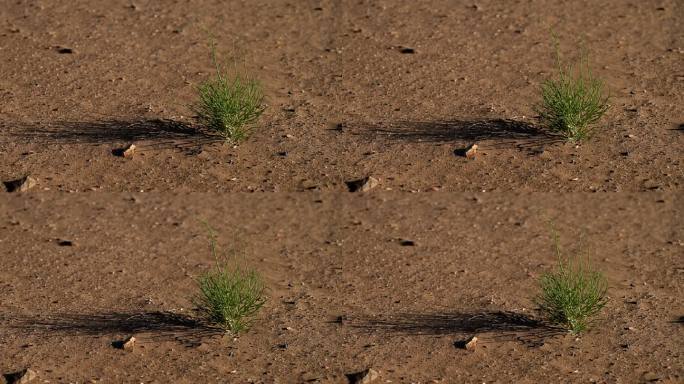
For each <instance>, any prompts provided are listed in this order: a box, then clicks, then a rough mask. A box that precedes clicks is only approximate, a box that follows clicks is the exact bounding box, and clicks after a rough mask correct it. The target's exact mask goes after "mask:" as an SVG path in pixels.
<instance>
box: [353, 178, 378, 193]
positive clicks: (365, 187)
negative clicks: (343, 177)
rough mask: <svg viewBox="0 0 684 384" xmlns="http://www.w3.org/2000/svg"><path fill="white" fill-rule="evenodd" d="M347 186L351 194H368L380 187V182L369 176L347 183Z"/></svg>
mask: <svg viewBox="0 0 684 384" xmlns="http://www.w3.org/2000/svg"><path fill="white" fill-rule="evenodd" d="M345 184H347V188H349V192H368V191H370V190H371V189H373V188H375V187H377V186H378V185H380V181H379V180H378V179H376V178H375V177H373V176H368V177H364V178H363V179H358V180H352V181H346V182H345Z"/></svg>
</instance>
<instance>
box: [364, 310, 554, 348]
mask: <svg viewBox="0 0 684 384" xmlns="http://www.w3.org/2000/svg"><path fill="white" fill-rule="evenodd" d="M353 326H354V327H356V328H361V329H364V330H366V331H370V332H386V333H388V334H397V335H427V336H437V335H452V336H457V337H468V336H473V335H478V336H480V335H487V336H488V337H490V338H492V339H495V340H517V341H519V342H522V343H524V344H525V345H528V346H530V347H535V346H541V345H543V344H544V341H545V340H546V339H547V338H550V337H554V336H558V335H562V334H565V333H567V331H566V330H565V329H563V328H560V327H556V326H552V325H549V324H546V323H544V322H541V321H539V320H536V319H534V318H532V317H530V316H528V315H525V314H520V313H514V312H503V311H483V312H473V313H463V312H450V313H434V314H418V313H402V314H398V315H393V316H391V317H389V318H385V319H377V318H373V319H368V318H367V319H361V320H359V321H357V322H354V324H353Z"/></svg>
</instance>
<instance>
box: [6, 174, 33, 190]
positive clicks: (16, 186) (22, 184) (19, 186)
mask: <svg viewBox="0 0 684 384" xmlns="http://www.w3.org/2000/svg"><path fill="white" fill-rule="evenodd" d="M3 184H5V189H7V192H26V191H28V190H29V189H31V188H33V187H35V186H36V184H38V180H36V179H34V178H33V177H31V176H26V177H22V178H21V179H17V180H11V181H5V182H4V183H3Z"/></svg>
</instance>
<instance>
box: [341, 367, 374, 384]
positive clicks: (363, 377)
mask: <svg viewBox="0 0 684 384" xmlns="http://www.w3.org/2000/svg"><path fill="white" fill-rule="evenodd" d="M346 376H347V380H349V384H368V383H372V382H373V381H375V380H377V379H378V378H379V377H380V373H378V371H376V370H375V369H373V368H368V369H366V370H364V371H361V372H356V373H348V374H347V375H346Z"/></svg>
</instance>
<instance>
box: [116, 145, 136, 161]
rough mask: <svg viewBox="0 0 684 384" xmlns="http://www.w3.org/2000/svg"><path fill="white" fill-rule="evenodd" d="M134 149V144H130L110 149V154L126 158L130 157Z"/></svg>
mask: <svg viewBox="0 0 684 384" xmlns="http://www.w3.org/2000/svg"><path fill="white" fill-rule="evenodd" d="M135 149H136V146H135V144H130V145H128V146H126V147H123V148H116V149H114V150H112V154H114V156H119V157H123V158H126V159H132V158H133V155H134V154H135Z"/></svg>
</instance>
